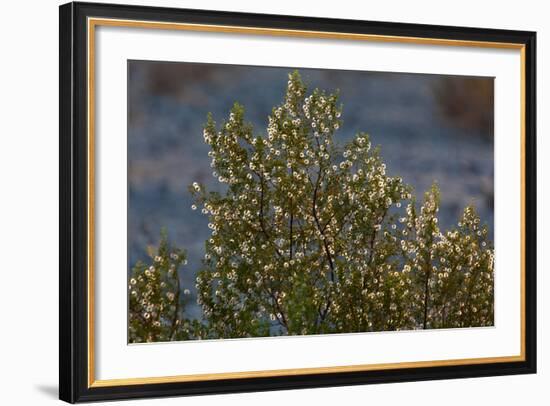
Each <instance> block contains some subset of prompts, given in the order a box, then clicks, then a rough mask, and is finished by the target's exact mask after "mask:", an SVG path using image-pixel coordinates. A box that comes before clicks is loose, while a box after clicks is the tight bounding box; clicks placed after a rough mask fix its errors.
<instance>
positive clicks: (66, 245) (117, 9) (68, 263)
mask: <svg viewBox="0 0 550 406" xmlns="http://www.w3.org/2000/svg"><path fill="white" fill-rule="evenodd" d="M59 13H60V14H59V16H60V34H59V49H60V60H59V62H60V76H59V80H60V88H59V92H60V105H59V122H60V161H59V169H60V170H59V176H60V177H59V181H60V196H59V197H60V207H59V210H60V211H59V216H60V223H59V227H60V252H59V258H60V269H59V315H60V326H59V336H60V340H59V354H60V358H59V366H60V373H59V397H60V399H62V400H64V401H67V402H71V403H74V402H83V401H99V400H114V399H128V398H146V397H160V396H180V395H195V394H214V393H235V392H247V391H266V390H279V389H297V388H312V387H326V386H342V385H357V384H372V383H388V382H404V381H424V380H432V379H449V378H466V377H482V376H497V375H512V374H528V373H535V372H536V140H535V136H536V83H535V81H536V33H534V32H527V31H510V30H497V29H479V28H463V27H446V26H435V25H419V24H402V23H388V22H373V21H356V20H340V19H324V18H309V17H294V16H280V15H261V14H246V13H233V12H215V11H204V10H185V9H173V8H159V7H143V6H124V5H112V4H93V3H68V4H65V5H62V6H60V9H59ZM89 17H98V18H114V19H131V20H140V21H161V22H174V23H194V24H211V25H226V26H227V25H230V26H242V27H260V28H269V29H293V30H302V31H323V32H343V33H353V34H369V35H381V36H398V37H400V36H403V37H414V38H431V39H445V40H457V41H484V42H494V43H513V44H518V45H521V46H522V47H523V49H524V53H525V55H524V57H525V67H524V69H525V70H524V105H525V109H524V132H525V134H524V148H525V160H524V193H525V196H523V198H524V218H523V219H522V220H523V224H524V229H525V239H524V258H523V261H524V263H523V266H524V269H525V280H524V292H523V295H524V309H525V317H524V337H525V342H524V349H525V353H524V355H525V356H524V359H523V360H520V361H515V362H500V363H487V364H484V363H481V364H479V363H478V364H471V365H451V366H431V367H415V368H399V369H390V370H371V371H359V372H335V373H311V374H304V375H288V376H274V377H255V378H238V379H218V380H209V381H198V382H171V383H148V384H133V385H118V386H100V387H94V386H91V385H90V382H89V379H88V378H89V377H88V370H89V353H88V340H89V331H88V312H87V307H88V300H89V297H88V294H89V286H88V279H87V266H88V259H89V258H88V244H87V239H88V217H87V210H88V204H89V195H88V188H87V182H88V178H87V166H88V162H87V159H88V158H87V157H88V154H87V138H86V137H87V125H88V107H87V100H88V99H87V98H88V94H87V91H88V90H87V58H88V55H87V52H86V49H87V19H88V18H89Z"/></svg>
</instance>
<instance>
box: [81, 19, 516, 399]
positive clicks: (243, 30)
mask: <svg viewBox="0 0 550 406" xmlns="http://www.w3.org/2000/svg"><path fill="white" fill-rule="evenodd" d="M87 25H88V26H87V44H88V49H87V54H88V61H87V72H88V76H87V80H88V213H87V218H88V273H87V282H88V312H87V313H88V387H89V388H99V387H111V386H125V385H143V384H160V383H177V382H193V381H195V382H198V381H212V380H219V379H244V378H260V377H261V378H266V377H280V376H296V375H312V374H330V373H342V372H361V371H380V370H391V369H398V368H426V367H441V366H458V365H475V364H477V365H479V364H496V363H504V362H522V361H525V359H526V349H525V164H526V162H525V130H526V127H525V102H526V99H525V58H526V56H525V45H523V44H518V43H507V42H488V41H469V40H453V39H444V38H422V37H405V36H391V35H374V34H355V33H345V32H326V31H308V30H291V29H275V28H261V27H242V26H230V25H209V24H187V23H168V22H155V21H139V20H121V19H109V18H88V22H87ZM97 26H109V27H129V28H148V29H157V30H159V29H160V30H180V31H193V32H215V33H228V34H243V35H262V36H278V37H291V38H292V37H294V38H317V39H337V40H354V41H370V42H383V43H401V44H416V45H432V46H459V47H476V48H496V49H511V50H519V51H520V65H521V67H520V69H521V74H520V84H521V90H520V93H521V101H520V109H521V111H520V127H521V128H520V142H521V147H520V154H521V158H520V162H521V187H520V191H521V222H520V223H521V238H520V239H521V247H520V251H521V269H520V325H521V326H520V329H521V331H520V341H521V348H520V354H519V355H512V356H502V357H481V358H464V359H451V360H434V361H415V362H395V363H382V364H363V365H345V366H329V367H316V368H295V369H276V370H265V371H244V372H221V373H211V374H189V375H174V376H160V377H146V378H122V379H107V380H96V379H95V336H94V330H95V329H94V326H95V317H94V307H95V300H94V299H95V279H94V269H95V263H94V241H95V228H94V226H95V219H94V212H95V207H94V202H95V200H94V197H95V169H94V166H95V150H94V146H95V138H94V137H95V28H96V27H97Z"/></svg>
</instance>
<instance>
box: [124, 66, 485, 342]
mask: <svg viewBox="0 0 550 406" xmlns="http://www.w3.org/2000/svg"><path fill="white" fill-rule="evenodd" d="M341 112H342V110H341V106H339V105H338V96H337V95H336V94H327V93H325V92H323V91H320V90H318V89H315V90H314V91H313V92H312V93H311V94H309V95H308V94H307V91H306V87H305V85H304V83H303V82H302V80H301V78H300V75H299V74H298V73H297V72H294V73H292V74H290V75H289V81H288V86H287V92H286V96H285V99H284V102H283V103H282V104H281V105H280V106H278V107H276V108H274V109H273V111H272V113H271V115H270V116H269V124H268V127H267V134H266V135H265V136H263V135H259V134H255V133H254V132H253V128H252V126H251V125H250V124H248V123H246V122H245V121H244V109H243V107H242V106H240V105H239V104H235V105H234V106H233V108H232V110H231V112H230V115H229V119H228V120H227V121H226V122H223V123H222V124H221V126H220V127H217V126H216V124H215V122H214V120H213V119H212V117H211V116H210V115H209V117H208V122H207V124H206V126H205V129H204V139H205V142H206V143H207V144H208V145H209V146H210V152H209V156H210V158H211V166H212V168H213V171H214V172H213V175H214V176H215V177H216V178H217V179H218V181H219V182H220V183H222V184H224V185H225V188H224V192H223V193H214V192H208V191H207V190H205V188H204V186H202V185H200V184H198V183H194V184H193V185H191V186H190V191H191V193H192V194H193V195H194V197H195V199H196V205H193V207H192V208H193V209H197V206H200V207H201V209H202V213H203V214H205V215H208V217H209V225H208V226H209V228H210V229H211V237H210V238H209V239H208V240H207V241H206V243H205V251H206V252H205V256H204V261H203V265H204V266H203V268H202V269H201V270H200V271H199V272H198V275H197V278H196V287H197V291H198V302H199V304H200V305H201V306H202V309H203V320H202V322H201V323H199V322H198V321H194V322H190V321H188V320H184V319H183V306H182V305H181V304H178V303H179V300H180V297H181V295H179V293H178V292H179V290H181V288H180V287H179V282H178V281H177V269H178V267H179V265H181V264H182V262H181V261H183V259H182V258H183V254H182V253H181V252H179V251H178V252H175V251H174V252H175V255H176V257H177V258H178V259H174V258H176V257H174V258H172V255H174V254H172V253H171V252H170V250H169V249H168V245H167V243H166V241H165V240H163V242H162V243H161V247H160V249H159V252H158V254H157V256H155V257H154V258H153V259H154V264H153V265H151V268H148V267H147V266H145V265H143V264H138V265H136V267H135V268H134V277H133V278H132V279H131V283H130V289H132V294H131V300H130V331H131V334H130V335H131V341H132V337H133V338H134V340H135V341H157V340H172V339H182V337H183V338H186V337H187V338H197V337H200V338H234V337H251V336H267V335H293V334H320V333H339V332H363V331H386V330H400V329H417V328H443V327H447V328H449V327H469V326H487V325H492V323H493V262H494V253H493V248H492V245H491V242H490V241H489V240H488V231H487V228H486V227H485V226H481V225H480V219H479V217H478V216H477V214H476V212H475V209H474V208H473V207H467V208H466V209H465V210H464V214H463V216H462V218H461V219H460V221H459V222H458V225H457V227H456V228H453V229H451V230H449V231H446V232H441V231H440V229H439V227H438V219H437V212H438V210H439V208H438V207H439V191H438V188H437V186H436V185H434V186H433V187H432V188H431V190H429V191H428V192H427V193H426V194H425V197H424V200H423V202H422V204H421V205H420V207H417V204H416V202H415V198H414V196H413V195H412V188H411V187H410V186H408V185H406V184H405V183H404V182H403V180H402V179H401V178H400V177H395V176H389V175H388V174H387V173H386V165H385V164H384V163H383V161H382V159H381V157H380V150H379V148H373V147H372V146H371V143H370V140H369V136H368V135H367V134H363V133H361V134H358V135H357V136H356V137H355V138H354V139H353V140H352V141H351V142H349V143H347V144H346V145H342V146H339V145H337V144H335V142H334V133H335V131H337V130H338V129H339V127H340V126H341V125H342V121H341V120H340V117H341ZM158 258H160V259H161V260H160V261H157V259H158ZM171 269H174V270H175V271H174V272H173V273H172V274H170V270H171ZM147 271H149V272H151V275H153V276H155V278H154V279H153V278H152V277H151V275H149V276H147V275H144V274H145V273H146V272H147ZM140 277H141V278H142V280H140V279H139V278H140ZM132 281H137V282H139V283H137V282H136V284H135V285H137V287H134V288H133V287H132V286H134V285H132ZM163 282H164V283H165V285H164V286H161V284H162V283H163ZM134 292H136V293H134ZM143 292H145V293H147V292H149V293H148V296H147V297H146V298H145V299H143V295H144V293H143ZM158 292H160V293H158ZM170 292H171V293H172V294H173V295H174V299H173V301H170V300H169V297H168V296H166V295H167V294H168V293H170ZM176 295H178V296H176ZM132 303H134V304H133V305H132ZM150 305H152V306H153V307H151V310H149V307H148V306H150ZM153 312H154V313H155V315H154V316H153ZM133 313H136V314H135V315H134V314H133ZM147 313H148V314H149V315H150V317H149V318H145V316H144V315H145V314H147ZM174 320H176V321H174ZM177 320H179V323H180V324H178V322H177ZM171 321H173V322H171ZM154 323H157V324H154ZM159 323H160V326H159ZM180 331H181V332H180Z"/></svg>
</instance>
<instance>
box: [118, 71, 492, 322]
mask: <svg viewBox="0 0 550 406" xmlns="http://www.w3.org/2000/svg"><path fill="white" fill-rule="evenodd" d="M294 69H295V68H292V67H290V68H270V67H255V66H234V65H213V64H195V63H179V62H178V63H174V62H151V61H129V62H128V72H129V74H128V91H129V94H128V188H129V190H128V197H129V200H128V261H129V263H128V267H129V270H130V269H131V267H132V266H133V265H134V264H135V263H136V261H138V260H140V259H142V260H146V259H147V246H149V245H153V246H155V245H157V244H158V242H159V237H160V230H161V229H162V228H166V230H167V231H168V235H169V238H170V240H171V241H172V242H173V243H174V244H175V245H177V246H178V247H181V248H184V249H186V250H187V252H188V260H189V263H188V265H187V266H186V267H185V268H184V270H183V272H181V278H182V284H183V286H184V287H185V288H188V289H190V291H191V295H190V296H188V298H189V299H188V300H189V303H188V305H187V313H188V316H189V317H200V309H199V308H198V306H197V305H196V303H195V300H196V290H195V286H194V280H195V274H196V271H197V270H198V269H199V268H200V266H201V258H202V256H203V253H204V241H205V240H206V239H207V238H208V237H209V235H210V233H209V229H208V227H207V224H208V221H207V218H206V217H205V216H204V215H202V214H201V213H200V211H199V210H197V211H193V210H191V205H192V204H193V200H192V198H191V195H190V194H189V192H188V191H187V187H188V185H189V184H191V183H192V182H194V181H198V182H201V183H203V184H205V185H206V186H207V188H208V189H209V190H219V185H218V183H217V180H216V179H215V178H213V177H212V174H211V168H210V159H209V157H208V155H207V154H208V147H207V145H206V144H205V143H204V141H203V137H202V126H203V124H204V123H205V122H206V115H207V113H208V112H211V113H212V114H213V116H214V119H215V120H216V121H217V122H218V123H219V122H221V121H222V120H224V119H226V118H227V116H228V112H229V109H230V108H231V106H232V105H233V103H234V102H235V101H238V102H239V103H240V104H242V105H243V106H244V107H245V111H246V113H245V115H246V118H247V120H248V121H250V122H252V123H253V124H254V128H255V131H256V133H261V134H265V128H266V125H267V116H268V114H269V113H270V112H271V109H272V107H274V106H275V105H278V104H280V103H281V101H282V100H283V96H284V93H285V90H286V82H287V75H288V73H289V72H290V71H292V70H294ZM299 71H300V74H301V75H302V79H303V80H304V81H305V83H306V84H307V86H308V89H309V90H313V89H314V88H316V87H318V88H320V89H325V90H327V91H330V92H332V91H335V90H337V89H339V91H340V101H341V102H342V103H343V107H344V109H343V114H342V119H343V121H344V123H343V125H342V127H341V128H340V130H339V131H338V132H337V134H336V137H335V140H336V141H337V142H338V141H340V142H346V141H347V140H349V139H350V138H351V137H353V136H354V135H355V134H356V133H357V132H359V131H365V132H367V133H368V134H369V135H370V137H371V140H372V143H373V145H380V146H381V155H382V157H383V159H384V161H385V162H386V164H387V168H388V173H389V174H390V175H396V176H401V177H403V179H404V181H405V182H406V183H408V184H410V185H412V186H413V187H414V189H415V193H416V195H417V197H418V199H419V200H420V199H422V196H423V193H424V191H425V190H427V189H428V188H429V187H430V185H431V184H432V183H433V182H434V181H435V182H437V183H438V184H439V186H440V188H441V208H440V213H439V214H440V218H439V220H440V225H441V227H442V229H446V228H447V227H449V226H452V225H453V224H456V222H457V221H458V218H459V216H460V215H461V212H462V209H463V208H464V206H466V205H467V204H471V203H473V204H475V205H476V208H477V210H478V212H479V214H480V216H481V219H482V222H484V223H487V224H488V226H489V228H490V232H491V238H492V236H493V169H494V168H493V163H494V159H493V155H494V151H493V107H494V102H493V78H481V77H462V76H446V75H423V74H408V73H387V72H357V71H339V70H321V69H299Z"/></svg>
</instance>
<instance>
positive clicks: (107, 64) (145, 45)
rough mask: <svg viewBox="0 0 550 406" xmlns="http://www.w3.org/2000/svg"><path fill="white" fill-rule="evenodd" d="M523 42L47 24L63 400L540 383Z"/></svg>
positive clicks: (361, 28) (474, 31)
mask: <svg viewBox="0 0 550 406" xmlns="http://www.w3.org/2000/svg"><path fill="white" fill-rule="evenodd" d="M535 40H536V34H535V33H534V32H524V31H508V30H495V29H482V28H460V27H444V26H428V25H415V24H402V23H386V22H371V21H352V20H334V19H318V18H306V17H290V16H279V15H277V16H276V15H258V14H246V13H228V12H214V11H203V10H182V9H167V8H156V7H140V6H121V5H106V4H93V3H69V4H66V5H63V6H61V7H60V185H61V186H60V235H61V243H60V398H61V399H62V400H65V401H67V402H80V401H94V400H110V399H123V398H139V397H156V396H175V395H192V394H209V393H229V392H242V391H262V390H275V389H292V388H310V387H322V386H334V385H355V384H370V383H384V382H402V381H413V380H427V379H447V378H463V377H479V376H490V375H506V374H525V373H534V372H535V371H536V308H535V303H536V296H535V295H536V289H535V288H536V252H535V250H536V222H535V220H536V206H535V205H536V203H535V202H536V186H535V185H536V169H535V168H536V165H535V145H536V143H535V111H536V108H535V50H536V46H535Z"/></svg>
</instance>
